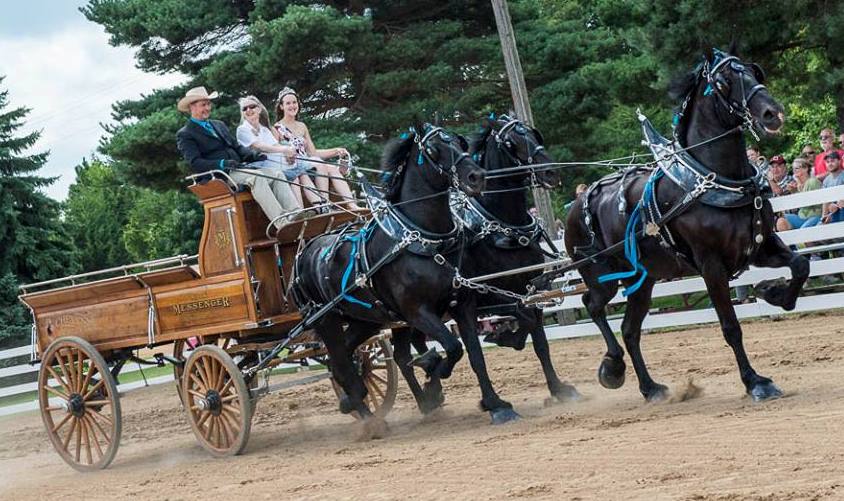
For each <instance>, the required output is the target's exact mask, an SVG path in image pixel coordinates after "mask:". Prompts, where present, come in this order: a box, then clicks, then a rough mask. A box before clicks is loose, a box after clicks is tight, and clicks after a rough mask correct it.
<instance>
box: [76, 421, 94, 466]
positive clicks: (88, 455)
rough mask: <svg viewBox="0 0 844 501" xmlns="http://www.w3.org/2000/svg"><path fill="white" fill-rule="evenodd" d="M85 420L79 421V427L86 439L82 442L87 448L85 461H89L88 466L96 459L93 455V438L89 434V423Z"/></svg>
mask: <svg viewBox="0 0 844 501" xmlns="http://www.w3.org/2000/svg"><path fill="white" fill-rule="evenodd" d="M83 418H84V416H83ZM83 418H80V419H79V427H80V428H81V429H82V437H83V438H84V440H83V441H82V442H83V445H84V446H85V448H84V449H85V459H86V460H87V461H88V464H91V463H93V462H94V458H93V457H92V455H91V436H90V435H89V433H88V423H86V422H85V419H83Z"/></svg>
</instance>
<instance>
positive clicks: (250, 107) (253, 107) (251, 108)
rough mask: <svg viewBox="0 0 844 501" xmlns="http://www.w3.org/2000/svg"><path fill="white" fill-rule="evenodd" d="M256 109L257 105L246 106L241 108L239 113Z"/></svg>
mask: <svg viewBox="0 0 844 501" xmlns="http://www.w3.org/2000/svg"><path fill="white" fill-rule="evenodd" d="M257 107H258V105H257V104H247V105H246V106H244V107H243V108H241V109H240V111H246V110H254V109H256V108H257Z"/></svg>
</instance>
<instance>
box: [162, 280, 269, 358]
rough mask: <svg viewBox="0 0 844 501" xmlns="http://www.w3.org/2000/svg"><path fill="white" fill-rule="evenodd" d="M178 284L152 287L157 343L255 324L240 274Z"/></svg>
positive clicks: (246, 290)
mask: <svg viewBox="0 0 844 501" xmlns="http://www.w3.org/2000/svg"><path fill="white" fill-rule="evenodd" d="M177 285H178V286H177V287H174V286H172V285H171V286H166V287H161V288H153V297H154V298H155V307H156V313H157V319H158V322H157V324H158V326H157V327H158V329H157V334H156V341H169V340H173V339H179V338H184V337H189V336H193V335H198V334H199V333H210V332H219V333H222V332H226V331H237V330H239V329H241V328H243V326H244V325H245V324H247V323H249V322H253V321H254V313H253V312H252V309H251V298H250V297H249V294H250V292H249V290H248V289H246V288H245V285H246V284H245V282H244V280H243V276H242V274H241V273H240V272H237V273H234V274H232V275H230V276H227V277H217V279H216V280H205V279H203V280H195V281H193V282H192V283H190V282H189V283H182V284H177Z"/></svg>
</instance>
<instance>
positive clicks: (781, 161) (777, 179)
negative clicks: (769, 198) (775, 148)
mask: <svg viewBox="0 0 844 501" xmlns="http://www.w3.org/2000/svg"><path fill="white" fill-rule="evenodd" d="M770 163H771V167H770V169H768V173H767V176H768V185H769V186H770V187H771V191H773V192H774V196H775V197H778V196H781V195H789V194H791V193H794V191H795V190H796V189H797V182H796V181H795V180H794V177H792V176H791V175H789V173H788V168H787V167H786V166H785V158H783V156H782V155H774V156H773V157H771V162H770Z"/></svg>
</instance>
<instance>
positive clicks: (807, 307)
mask: <svg viewBox="0 0 844 501" xmlns="http://www.w3.org/2000/svg"><path fill="white" fill-rule="evenodd" d="M841 199H844V186H838V187H835V188H828V189H823V190H816V191H812V192H808V193H798V194H795V195H788V196H785V197H779V198H775V199H773V200H771V204H772V205H773V207H774V210H776V211H781V210H788V209H794V208H799V207H804V206H808V205H818V204H820V203H823V202H829V201H833V200H841ZM779 236H780V238H782V240H783V241H784V242H785V243H787V244H802V243H806V242H818V241H822V240H832V239H844V223H836V224H830V225H822V226H816V227H814V228H806V229H799V230H791V231H786V232H782V233H779ZM836 273H844V257H841V258H831V259H824V260H819V261H811V270H810V276H812V277H817V276H822V275H831V274H836ZM571 275H572V276H576V275H577V272H576V271H573V272H571ZM790 276H791V273H790V271H789V269H788V268H774V269H771V268H750V270H748V271H747V272H745V273H744V274H742V276H741V277H739V278H738V279H737V280H735V281H733V282H730V286H731V287H736V286H740V285H751V284H755V283H758V282H760V281H762V280H767V279H772V278H779V277H785V278H790ZM705 290H706V287H705V285H704V283H703V279H702V278H700V277H693V278H685V279H681V280H675V281H671V282H662V283H659V284H657V285H656V286H655V287H654V291H653V295H654V297H667V296H676V295H680V294H690V293H694V292H703V291H705ZM625 301H626V299H625V298H624V297H623V296H622V295H621V292H619V293H618V294H617V295H616V297H614V298H613V299H612V301H611V302H610V303H611V304H619V303H623V302H625ZM582 304H583V303H582V302H581V296H580V295H575V296H569V297H567V298H566V300H565V302H564V303H563V304H562V305H561V306H556V307H553V308H547V309H546V310H545V312H546V313H547V314H552V313H555V312H558V311H561V310H567V309H578V308H581V307H582ZM842 306H844V292H836V293H826V294H819V295H815V296H805V297H801V298H799V299H798V300H797V307H796V308H795V310H794V311H795V312H808V311H818V310H829V309H832V308H840V307H842ZM782 313H783V310H782V309H780V308H778V307H774V306H771V305H770V304H768V303H766V302H765V301H763V300H761V299H758V298H757V299H756V301H755V302H753V303H748V304H740V305H737V306H736V314H737V315H738V317H739V318H751V317H760V316H766V315H777V314H782ZM717 321H718V318H717V316H716V314H715V310H714V309H712V308H705V309H697V310H691V311H682V312H667V313H660V312H652V313H651V314H649V315H648V316H647V318H646V319H645V322H644V324H643V327H644V328H645V329H655V328H664V327H680V326H685V325H693V324H701V323H708V322H717ZM620 325H621V319H615V320H610V326H611V327H612V328H613V330H615V331H618V330H619V329H620ZM547 332H548V337H549V339H562V338H572V337H580V336H590V335H595V334H599V331H598V328H597V327H596V326H595V324H593V323H592V322H591V321H590V322H587V321H583V322H579V323H576V324H573V325H559V326H554V327H550V328H548V329H547ZM31 350H32V348H31V347H30V346H22V347H19V348H13V349H9V350H4V351H0V360H5V359H8V358H12V357H20V356H23V355H29V354H30V352H31ZM138 370H139V366H138V365H137V364H128V365H127V367H126V368H125V369H124V370H123V371H122V372H121V373H122V374H125V373H130V372H134V371H138ZM37 371H38V366H37V365H34V366H33V365H29V364H23V365H18V366H14V367H6V368H0V398H2V397H6V396H11V395H18V394H21V393H27V392H32V391H35V390H36V389H37V388H38V383H37V382H31V383H23V384H17V385H14V386H7V387H2V384H3V382H2V379H3V378H5V377H9V376H15V375H20V374H29V373H34V372H37ZM172 380H173V376H172V375H167V376H160V377H156V378H153V379H149V380H148V381H147V382H148V383H149V384H158V383H164V382H168V381H172ZM144 385H145V383H144V381H135V382H132V383H126V384H122V385H119V386H118V390H119V391H120V392H125V391H129V390H131V389H133V388H138V387H142V386H144ZM37 405H38V404H37V401H31V402H25V403H21V404H16V405H8V406H5V407H0V416H2V415H6V414H12V413H15V412H22V411H26V410H32V409H36V408H37Z"/></svg>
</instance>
